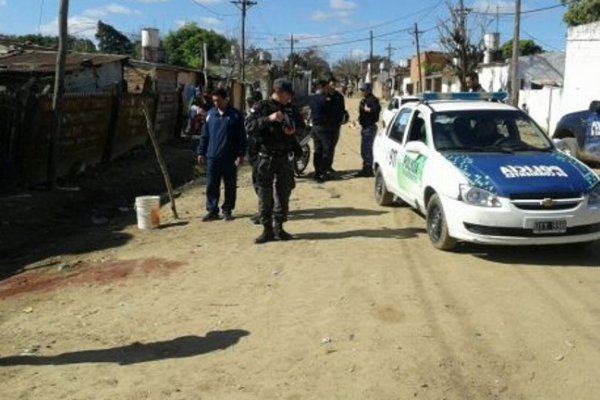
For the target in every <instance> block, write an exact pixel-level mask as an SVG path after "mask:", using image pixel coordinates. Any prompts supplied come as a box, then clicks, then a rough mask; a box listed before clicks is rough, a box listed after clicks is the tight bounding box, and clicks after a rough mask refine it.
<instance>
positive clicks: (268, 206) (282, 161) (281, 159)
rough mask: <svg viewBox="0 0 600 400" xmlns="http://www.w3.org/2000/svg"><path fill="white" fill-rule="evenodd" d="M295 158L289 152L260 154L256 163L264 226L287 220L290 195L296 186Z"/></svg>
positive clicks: (259, 207) (259, 208) (261, 219)
mask: <svg viewBox="0 0 600 400" xmlns="http://www.w3.org/2000/svg"><path fill="white" fill-rule="evenodd" d="M292 162H293V158H291V157H290V156H288V155H287V154H281V155H273V156H266V155H262V154H261V155H259V157H258V162H257V165H256V182H257V184H258V210H259V213H260V222H261V224H263V225H264V226H271V225H272V224H273V221H275V223H284V222H285V221H287V216H288V212H289V204H290V195H291V194H292V189H294V187H295V186H296V182H295V180H294V167H293V165H292Z"/></svg>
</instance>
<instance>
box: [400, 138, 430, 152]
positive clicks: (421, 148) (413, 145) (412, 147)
mask: <svg viewBox="0 0 600 400" xmlns="http://www.w3.org/2000/svg"><path fill="white" fill-rule="evenodd" d="M404 148H405V149H406V151H407V152H408V153H417V154H425V153H426V152H427V145H426V144H425V143H423V142H421V141H420V140H411V141H410V142H407V143H406V146H404Z"/></svg>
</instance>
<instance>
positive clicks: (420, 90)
mask: <svg viewBox="0 0 600 400" xmlns="http://www.w3.org/2000/svg"><path fill="white" fill-rule="evenodd" d="M421 33H423V32H421V31H419V27H418V25H417V23H416V22H415V32H414V34H415V44H416V45H417V68H418V69H419V90H418V91H417V90H415V91H414V92H415V93H417V92H421V93H422V92H424V90H423V71H422V70H421V49H420V48H419V35H420V34H421Z"/></svg>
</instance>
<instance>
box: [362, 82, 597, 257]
mask: <svg viewBox="0 0 600 400" xmlns="http://www.w3.org/2000/svg"><path fill="white" fill-rule="evenodd" d="M423 96H424V97H423V100H422V101H421V102H419V103H408V104H406V105H405V106H404V107H402V108H401V109H400V110H399V112H398V113H397V114H396V116H395V117H394V118H393V119H392V121H391V123H390V124H389V125H388V126H387V127H386V128H385V129H383V130H381V131H380V132H379V133H378V134H377V136H376V138H375V142H374V144H373V155H374V166H373V167H374V171H375V199H376V201H377V203H378V204H380V205H388V204H390V203H392V202H393V201H394V200H395V199H400V200H402V201H404V202H406V203H408V204H409V205H410V206H412V207H414V208H416V209H417V210H419V211H420V212H422V213H423V214H424V215H425V216H426V222H427V233H428V235H429V238H430V240H431V242H432V243H433V245H434V246H435V247H437V248H439V249H443V250H450V249H452V248H453V247H454V246H455V244H456V242H457V241H458V240H462V241H468V242H475V243H487V244H503V245H526V244H553V243H574V242H586V241H593V240H597V239H600V184H599V179H598V177H597V175H596V174H595V173H594V171H592V170H591V169H589V168H588V167H587V166H585V165H584V164H582V163H581V162H579V161H577V160H576V159H574V158H572V157H570V156H568V155H567V154H565V153H563V152H561V151H559V150H557V149H556V148H555V147H554V145H553V144H552V141H550V140H549V139H548V138H547V136H546V135H545V134H544V133H543V132H542V130H541V129H540V128H539V126H538V125H536V124H535V123H534V122H533V121H532V120H531V118H529V116H528V115H527V114H525V113H524V112H522V111H520V110H519V109H517V108H514V107H512V106H508V105H506V104H502V103H498V102H491V101H482V100H481V99H482V98H490V97H492V98H496V99H498V98H501V97H503V96H504V94H503V93H490V94H487V93H481V94H480V93H445V94H435V93H432V94H425V95H423ZM441 98H446V99H450V100H441Z"/></svg>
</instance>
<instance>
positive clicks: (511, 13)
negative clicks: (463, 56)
mask: <svg viewBox="0 0 600 400" xmlns="http://www.w3.org/2000/svg"><path fill="white" fill-rule="evenodd" d="M565 6H566V4H565V5H563V4H556V5H553V6H548V7H541V8H535V9H533V10H525V11H521V15H523V14H532V13H537V12H542V11H548V10H552V9H554V8H558V7H565ZM470 14H476V15H491V16H494V15H515V13H514V12H485V11H473V10H471V11H470Z"/></svg>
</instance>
